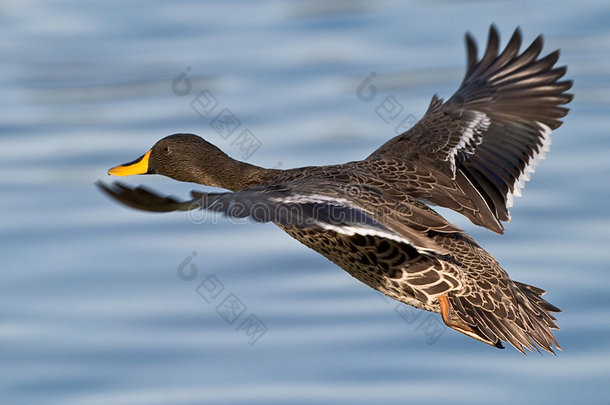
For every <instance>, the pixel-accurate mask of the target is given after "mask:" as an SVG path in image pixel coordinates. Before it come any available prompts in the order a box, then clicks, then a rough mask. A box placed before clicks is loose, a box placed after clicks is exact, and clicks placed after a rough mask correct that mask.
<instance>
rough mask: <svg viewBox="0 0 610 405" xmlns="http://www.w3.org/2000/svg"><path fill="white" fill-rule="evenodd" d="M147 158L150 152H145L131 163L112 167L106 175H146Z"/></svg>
mask: <svg viewBox="0 0 610 405" xmlns="http://www.w3.org/2000/svg"><path fill="white" fill-rule="evenodd" d="M149 158H150V151H148V152H146V153H145V154H144V155H143V156H140V157H139V158H137V159H136V160H134V161H133V162H129V163H125V164H124V165H119V166H115V167H113V168H112V169H110V170H108V174H112V175H113V176H131V175H132V174H146V173H148V159H149Z"/></svg>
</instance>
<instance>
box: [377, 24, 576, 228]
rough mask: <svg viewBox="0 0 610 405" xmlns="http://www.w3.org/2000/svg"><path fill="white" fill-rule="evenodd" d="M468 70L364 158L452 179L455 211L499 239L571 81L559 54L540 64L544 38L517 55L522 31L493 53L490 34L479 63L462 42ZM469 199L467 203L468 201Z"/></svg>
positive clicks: (442, 194)
mask: <svg viewBox="0 0 610 405" xmlns="http://www.w3.org/2000/svg"><path fill="white" fill-rule="evenodd" d="M466 47H467V50H468V67H467V70H466V75H465V77H464V80H463V81H462V84H461V85H460V88H459V89H458V90H457V91H456V93H455V94H454V95H453V96H452V97H451V98H450V99H449V100H447V102H445V103H443V102H442V100H440V99H438V98H437V97H436V96H435V97H433V98H432V102H431V103H430V107H429V108H428V111H427V112H426V114H425V116H424V117H423V118H422V119H421V120H420V121H419V122H417V123H416V124H415V125H414V126H413V128H411V129H410V130H408V131H407V132H405V133H403V134H401V135H399V136H397V137H395V138H393V139H391V140H390V141H388V142H387V143H386V144H385V145H383V146H381V147H380V148H379V149H378V150H376V151H375V152H374V153H373V154H372V155H371V156H370V157H369V159H381V158H386V159H387V158H393V159H403V160H410V161H413V162H417V164H420V165H422V166H426V167H429V168H430V169H432V170H436V171H437V172H438V173H444V174H445V175H447V176H450V177H451V178H452V179H453V180H454V183H455V184H456V185H457V186H458V187H457V188H458V190H455V191H453V190H451V192H454V193H456V194H461V195H460V196H459V197H456V200H463V197H467V201H466V202H465V203H463V204H462V205H461V206H460V207H458V208H457V209H456V208H455V207H449V208H452V209H455V210H456V211H458V212H461V213H462V214H464V215H466V216H467V217H468V218H469V219H470V220H471V221H473V222H474V223H475V224H478V225H482V226H485V227H487V228H489V229H491V230H494V231H496V232H502V229H503V227H502V224H501V222H500V221H508V220H510V215H509V213H508V208H509V207H511V206H512V204H513V197H514V196H520V195H521V192H520V190H521V188H523V186H524V183H525V181H527V180H529V176H530V174H531V173H532V172H533V171H534V167H535V166H536V164H537V163H538V162H539V161H540V160H541V159H543V158H544V154H545V152H547V151H548V149H549V146H550V133H551V131H552V130H553V129H556V128H558V127H559V126H560V125H561V124H562V122H561V120H560V119H561V118H562V117H564V116H565V115H566V114H567V113H568V111H569V110H568V109H567V108H565V107H563V105H564V104H567V103H569V102H570V101H571V100H572V95H571V94H568V93H566V91H567V90H568V89H569V88H571V87H572V82H571V81H559V79H560V78H561V77H562V76H564V75H565V73H566V68H565V67H555V64H556V63H557V60H558V58H559V51H554V52H552V53H550V54H549V55H547V56H545V57H543V58H539V56H540V53H541V51H542V37H541V36H539V37H537V38H536V39H535V40H534V41H533V42H532V44H531V45H530V46H529V47H528V48H527V49H526V50H525V51H523V52H522V53H521V54H519V48H520V47H521V32H520V30H519V29H517V30H515V32H514V33H513V35H512V37H511V39H510V40H509V42H508V44H507V46H506V48H504V50H503V51H502V52H501V53H499V54H498V52H499V37H498V32H497V30H496V28H495V27H494V26H492V27H491V28H490V31H489V38H488V45H487V49H486V51H485V53H484V55H483V57H482V58H481V59H480V60H479V59H478V58H477V47H476V44H475V42H474V40H473V38H472V37H471V35H470V34H467V35H466ZM436 188H437V190H438V192H437V195H433V196H431V197H428V199H429V201H430V202H432V203H435V204H439V205H443V206H447V205H446V203H447V202H448V200H447V198H446V191H447V190H442V188H443V186H442V185H437V187H436ZM468 200H469V201H468Z"/></svg>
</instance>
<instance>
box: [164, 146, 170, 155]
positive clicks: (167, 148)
mask: <svg viewBox="0 0 610 405" xmlns="http://www.w3.org/2000/svg"><path fill="white" fill-rule="evenodd" d="M170 152H171V150H170V148H169V146H166V147H165V148H163V153H165V154H166V155H169V154H170Z"/></svg>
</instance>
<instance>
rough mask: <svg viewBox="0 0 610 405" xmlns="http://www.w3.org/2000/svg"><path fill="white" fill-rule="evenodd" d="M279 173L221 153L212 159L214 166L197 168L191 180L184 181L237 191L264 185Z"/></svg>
mask: <svg viewBox="0 0 610 405" xmlns="http://www.w3.org/2000/svg"><path fill="white" fill-rule="evenodd" d="M279 172H281V170H276V169H265V168H263V167H260V166H255V165H251V164H249V163H246V162H241V161H239V160H235V159H233V158H231V157H229V156H227V155H226V154H224V153H222V155H221V156H217V157H216V159H214V164H213V165H212V166H211V167H210V166H209V163H208V165H206V166H205V169H204V168H203V167H201V166H199V167H197V168H196V169H195V170H194V171H193V172H192V173H191V176H189V177H191V178H189V179H187V180H186V181H192V182H195V183H199V184H205V185H208V186H212V187H220V188H225V189H227V190H231V191H238V190H242V189H244V188H248V187H252V186H256V185H259V184H265V183H267V182H268V181H270V180H271V179H272V178H273V177H274V175H276V174H278V173H279Z"/></svg>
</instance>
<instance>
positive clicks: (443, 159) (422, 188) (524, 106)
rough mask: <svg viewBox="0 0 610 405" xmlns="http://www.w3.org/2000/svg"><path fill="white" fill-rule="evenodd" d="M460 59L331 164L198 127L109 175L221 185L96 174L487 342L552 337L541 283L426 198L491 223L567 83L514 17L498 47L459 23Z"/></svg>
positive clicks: (131, 195) (528, 168)
mask: <svg viewBox="0 0 610 405" xmlns="http://www.w3.org/2000/svg"><path fill="white" fill-rule="evenodd" d="M465 39H466V49H467V68H466V73H465V76H464V79H463V81H462V83H461V85H460V86H459V88H458V89H457V91H456V92H455V93H454V94H453V95H452V96H451V97H450V98H448V99H447V100H446V101H444V100H443V99H441V98H439V97H438V96H437V95H434V96H433V97H432V100H431V102H430V105H429V107H428V109H427V111H426V113H425V114H424V115H423V117H422V118H421V119H420V120H419V121H418V122H416V123H415V124H414V125H413V127H412V128H410V129H408V130H407V131H405V132H404V133H401V134H399V135H397V136H395V137H393V138H391V139H390V140H388V141H387V142H386V143H385V144H383V145H381V146H380V147H379V148H378V149H376V150H375V151H374V152H373V153H371V154H370V155H369V156H368V157H366V158H365V159H362V160H355V161H351V162H348V163H344V164H335V165H326V166H308V167H299V168H291V169H278V168H273V169H271V168H263V167H260V166H256V165H254V164H250V163H247V162H243V161H239V160H236V159H233V158H231V157H229V156H228V155H227V154H226V153H224V152H223V151H221V150H220V149H219V148H218V147H216V146H214V145H213V144H211V143H210V142H208V141H206V140H204V139H203V138H201V137H199V136H197V135H194V134H187V133H178V134H173V135H170V136H167V137H165V138H163V139H161V140H159V141H158V142H156V143H155V144H154V146H153V147H152V148H151V149H150V150H149V151H148V152H146V153H145V154H144V155H142V156H141V157H139V158H137V159H135V160H134V161H132V162H129V163H126V164H123V165H119V166H115V167H113V168H111V169H110V170H109V171H108V174H110V175H114V176H130V175H137V174H143V175H144V174H145V175H150V174H158V175H162V176H167V177H170V178H172V179H174V180H177V181H181V182H191V183H197V184H201V185H206V186H212V187H216V188H220V189H223V190H226V191H211V192H208V191H206V192H203V191H197V190H194V191H192V192H191V196H190V198H186V199H178V198H176V197H173V196H167V195H163V194H162V193H158V192H156V191H154V190H152V189H150V188H148V187H146V186H143V185H140V186H132V185H129V184H125V183H123V182H118V181H115V182H113V183H111V184H106V183H104V182H101V181H98V182H97V183H96V184H97V186H98V187H99V188H100V189H101V191H102V192H104V193H105V194H106V195H108V196H109V197H110V198H112V199H113V200H116V201H118V202H120V203H122V204H124V205H126V206H128V207H131V208H135V209H138V210H143V211H149V212H170V211H192V210H207V211H210V212H216V213H222V214H224V215H226V216H228V217H235V218H249V219H250V220H252V221H253V222H272V223H274V224H276V225H277V226H278V227H280V228H281V229H282V230H283V231H284V232H286V233H287V234H288V235H290V236H291V237H293V238H295V239H296V240H298V241H299V242H301V243H302V244H304V245H305V246H307V247H309V248H311V249H313V250H315V251H316V252H318V253H319V254H321V255H323V256H325V257H326V258H328V259H329V260H330V261H332V262H333V263H335V264H336V265H338V266H339V267H341V268H342V269H344V270H345V271H347V272H348V273H349V274H350V275H352V276H353V277H355V278H356V279H357V280H359V281H361V282H363V283H364V284H366V285H368V286H370V287H372V288H374V289H375V290H377V291H379V292H381V293H383V294H385V295H387V296H388V297H390V298H392V299H394V300H397V301H399V302H402V303H405V304H408V305H411V306H413V307H416V308H419V309H422V310H426V311H431V312H434V313H437V314H440V317H441V319H442V321H443V322H444V324H445V325H446V326H447V327H449V328H451V329H454V330H456V331H458V332H461V333H463V334H465V335H466V336H469V337H471V338H474V339H476V340H478V341H481V342H483V343H486V344H488V345H490V346H494V347H497V348H504V346H503V344H502V343H503V342H504V343H508V344H510V345H512V346H513V347H514V348H515V349H517V350H518V351H519V352H521V353H523V354H526V350H527V351H530V352H531V351H533V350H536V351H538V352H541V351H540V349H542V350H545V351H547V352H550V353H553V354H555V350H557V349H559V350H561V347H560V345H559V344H558V341H557V339H556V336H555V334H554V330H557V329H559V327H558V326H557V323H556V318H555V315H554V314H555V313H558V312H560V310H559V308H557V307H556V306H554V305H552V304H551V303H549V302H548V301H546V300H545V299H543V298H542V295H543V294H544V293H545V291H544V290H543V289H540V288H538V287H534V286H532V285H529V284H526V283H521V282H518V281H514V280H512V279H511V278H510V276H509V275H508V273H507V272H506V271H505V270H504V269H503V268H502V267H501V266H500V264H499V263H498V262H497V261H496V259H494V257H492V255H491V254H489V253H488V252H487V251H486V250H484V249H483V248H482V247H481V246H479V245H478V244H477V243H476V242H475V240H474V239H473V238H472V237H470V236H469V235H468V234H467V233H466V232H465V231H463V230H462V229H460V228H459V227H457V226H456V225H454V224H452V223H450V222H449V221H447V220H446V219H445V218H444V217H443V216H441V215H440V214H439V213H438V212H437V211H435V210H434V209H433V208H432V207H433V206H441V207H446V208H449V209H451V210H454V211H456V212H458V213H460V214H462V215H464V216H465V217H466V218H468V219H469V220H470V221H471V222H472V223H473V224H475V225H478V226H482V227H484V228H487V229H489V230H491V231H493V232H496V233H503V232H504V227H503V222H508V221H510V214H509V208H510V207H511V206H512V204H513V201H514V197H516V196H520V195H521V189H522V188H523V187H524V184H525V182H526V181H528V180H529V179H530V175H531V174H532V173H533V172H534V169H535V167H536V165H537V164H538V163H539V162H540V161H541V160H542V159H543V158H544V157H545V153H547V152H548V150H549V146H550V143H551V138H550V135H551V132H552V131H553V130H555V129H557V128H558V127H560V126H561V125H562V120H561V119H562V118H563V117H565V116H566V115H567V114H568V111H569V109H568V108H567V107H566V106H565V105H566V104H568V103H569V102H570V101H571V100H572V98H573V95H572V94H570V93H567V91H568V90H569V89H570V88H571V87H572V81H571V80H562V77H563V76H564V75H565V74H566V71H567V68H566V67H565V66H561V67H557V66H556V64H557V61H558V59H559V50H555V51H554V52H551V53H550V54H548V55H546V56H544V57H541V56H540V54H541V52H542V48H543V38H542V35H539V36H538V37H536V39H535V40H534V41H533V42H532V43H531V44H530V45H529V46H528V47H527V48H526V49H525V50H524V51H522V52H521V51H520V48H521V44H522V34H521V30H520V29H519V28H517V29H515V31H514V32H513V34H512V36H511V38H510V40H509V41H508V43H507V45H506V46H505V48H504V49H503V50H502V51H501V52H500V46H499V34H498V30H497V28H496V27H495V25H492V26H491V27H490V29H489V34H488V39H487V47H486V49H485V51H484V53H483V55H482V57H481V58H480V59H479V58H478V51H477V45H476V42H475V40H474V38H473V36H472V35H471V34H470V33H467V34H466V36H465Z"/></svg>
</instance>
